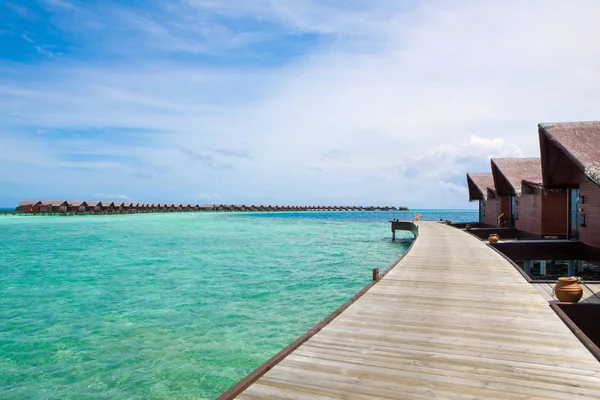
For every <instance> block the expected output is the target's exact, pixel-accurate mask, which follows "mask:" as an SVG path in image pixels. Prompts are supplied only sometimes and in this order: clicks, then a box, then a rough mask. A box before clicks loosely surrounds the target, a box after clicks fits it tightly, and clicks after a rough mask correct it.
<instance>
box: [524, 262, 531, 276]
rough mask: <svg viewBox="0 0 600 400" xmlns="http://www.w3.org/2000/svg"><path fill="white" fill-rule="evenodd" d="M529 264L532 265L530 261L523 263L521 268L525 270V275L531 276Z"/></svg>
mask: <svg viewBox="0 0 600 400" xmlns="http://www.w3.org/2000/svg"><path fill="white" fill-rule="evenodd" d="M531 264H533V262H532V261H531V260H525V261H523V268H524V269H525V273H526V274H527V275H530V276H531Z"/></svg>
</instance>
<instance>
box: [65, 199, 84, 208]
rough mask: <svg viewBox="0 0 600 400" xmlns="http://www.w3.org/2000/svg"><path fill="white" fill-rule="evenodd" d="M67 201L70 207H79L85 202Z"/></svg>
mask: <svg viewBox="0 0 600 400" xmlns="http://www.w3.org/2000/svg"><path fill="white" fill-rule="evenodd" d="M67 203H69V205H70V206H71V207H81V206H84V205H86V204H87V203H86V202H85V201H83V200H67Z"/></svg>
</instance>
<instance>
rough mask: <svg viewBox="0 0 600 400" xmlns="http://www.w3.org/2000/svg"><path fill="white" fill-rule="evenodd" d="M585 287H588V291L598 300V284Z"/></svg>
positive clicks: (599, 294) (599, 293) (588, 284)
mask: <svg viewBox="0 0 600 400" xmlns="http://www.w3.org/2000/svg"><path fill="white" fill-rule="evenodd" d="M585 285H586V286H587V287H588V289H590V291H591V292H592V293H594V295H595V296H596V297H597V298H598V299H600V285H599V284H596V283H586V284H585ZM594 302H596V301H595V300H594Z"/></svg>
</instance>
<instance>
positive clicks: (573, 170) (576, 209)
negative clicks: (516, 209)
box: [538, 121, 600, 247]
mask: <svg viewBox="0 0 600 400" xmlns="http://www.w3.org/2000/svg"><path fill="white" fill-rule="evenodd" d="M538 131H539V137H540V152H541V156H542V163H541V165H542V177H543V187H544V188H545V189H546V190H562V191H564V192H565V196H566V197H567V198H568V201H567V204H568V209H567V214H568V217H567V218H565V219H564V225H563V228H562V229H563V232H564V234H565V235H567V236H568V237H569V238H573V239H579V240H580V241H581V242H583V243H586V244H589V245H592V246H598V247H600V122H598V121H595V122H571V123H546V124H540V125H539V126H538Z"/></svg>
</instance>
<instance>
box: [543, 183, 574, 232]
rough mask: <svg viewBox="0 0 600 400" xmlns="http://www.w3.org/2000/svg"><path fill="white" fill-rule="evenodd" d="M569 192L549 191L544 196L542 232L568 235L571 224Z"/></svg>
mask: <svg viewBox="0 0 600 400" xmlns="http://www.w3.org/2000/svg"><path fill="white" fill-rule="evenodd" d="M567 196H568V192H567V191H566V190H563V191H560V192H550V191H547V192H546V193H544V194H543V196H542V234H543V235H546V236H558V237H567V234H568V229H569V228H568V224H569V209H568V204H567Z"/></svg>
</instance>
